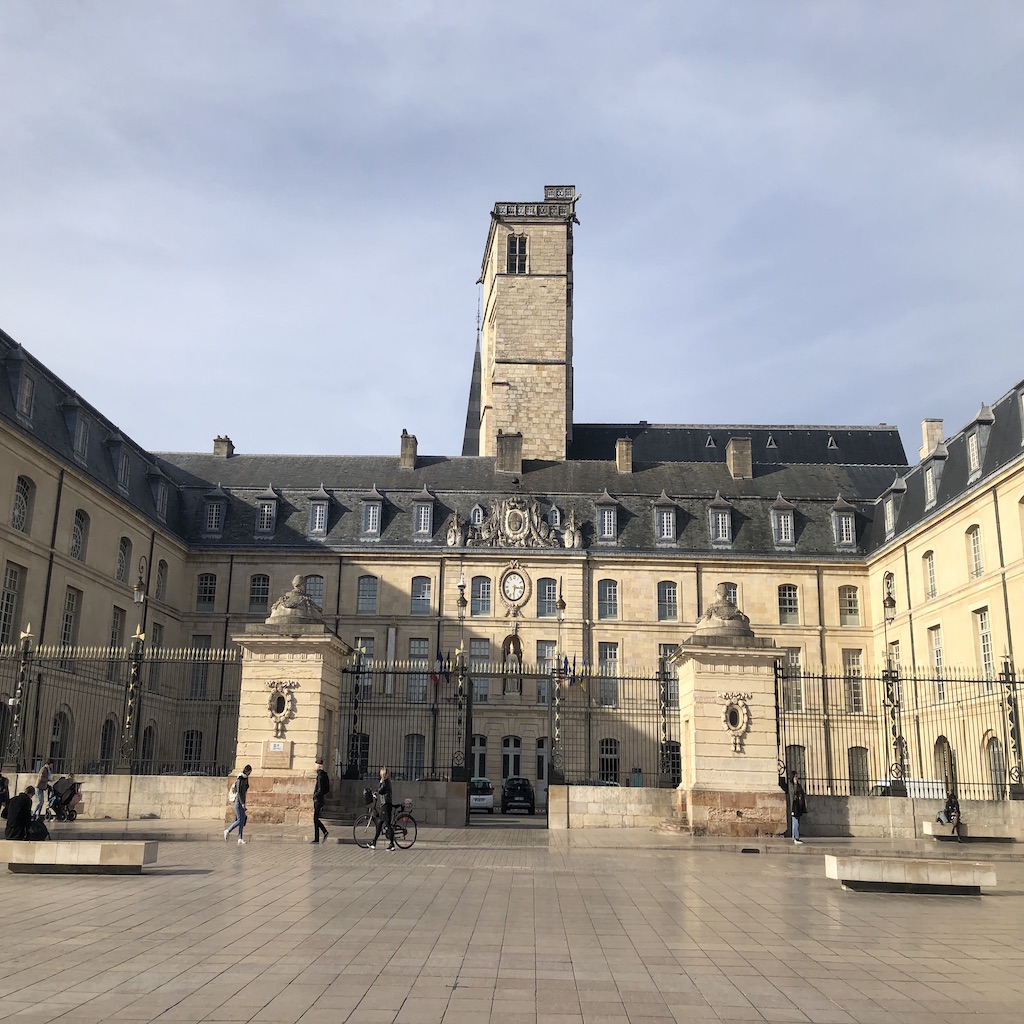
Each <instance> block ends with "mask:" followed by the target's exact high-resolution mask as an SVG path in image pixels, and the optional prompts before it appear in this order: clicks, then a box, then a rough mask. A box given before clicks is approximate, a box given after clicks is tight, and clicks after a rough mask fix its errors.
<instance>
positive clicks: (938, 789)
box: [868, 779, 946, 800]
mask: <svg viewBox="0 0 1024 1024" xmlns="http://www.w3.org/2000/svg"><path fill="white" fill-rule="evenodd" d="M902 781H903V784H904V785H905V786H906V788H907V796H909V797H913V798H914V799H915V800H945V799H946V784H945V783H944V782H943V781H942V780H941V779H903V780H902ZM898 783H899V780H898V779H880V780H879V781H878V782H876V783H875V784H874V785H873V786H872V787H871V789H869V790H868V796H892V788H893V786H895V785H897V784H898Z"/></svg>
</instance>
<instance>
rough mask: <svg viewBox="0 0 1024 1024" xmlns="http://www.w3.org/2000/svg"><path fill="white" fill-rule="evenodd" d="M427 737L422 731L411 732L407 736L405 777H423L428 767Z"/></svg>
mask: <svg viewBox="0 0 1024 1024" xmlns="http://www.w3.org/2000/svg"><path fill="white" fill-rule="evenodd" d="M426 749H427V743H426V739H425V738H424V737H423V735H422V734H421V733H418V732H414V733H409V734H408V735H407V736H406V737H405V777H406V778H407V779H421V778H423V775H424V773H425V769H426V760H425V759H426V753H425V752H426Z"/></svg>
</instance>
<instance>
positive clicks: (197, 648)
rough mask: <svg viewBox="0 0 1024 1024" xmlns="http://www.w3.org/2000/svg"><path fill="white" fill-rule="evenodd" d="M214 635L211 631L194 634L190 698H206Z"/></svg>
mask: <svg viewBox="0 0 1024 1024" xmlns="http://www.w3.org/2000/svg"><path fill="white" fill-rule="evenodd" d="M212 647H213V637H212V636H211V635H210V634H209V633H193V634H192V678H191V680H190V681H189V689H188V696H189V700H206V684H207V683H208V682H209V678H210V650H211V648H212Z"/></svg>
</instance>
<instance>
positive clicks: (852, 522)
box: [831, 495, 857, 549]
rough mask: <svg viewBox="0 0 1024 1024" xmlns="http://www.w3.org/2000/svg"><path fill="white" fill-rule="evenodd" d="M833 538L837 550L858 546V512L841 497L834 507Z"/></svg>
mask: <svg viewBox="0 0 1024 1024" xmlns="http://www.w3.org/2000/svg"><path fill="white" fill-rule="evenodd" d="M831 512H832V538H833V540H834V541H835V545H836V547H837V548H840V549H842V548H855V547H856V546H857V521H856V519H855V518H854V516H855V514H856V510H855V509H854V507H853V506H852V505H851V504H850V503H849V502H848V501H846V500H845V499H844V498H843V497H842V496H841V495H840V496H839V497H838V498H836V503H835V504H834V505H833V506H832V509H831Z"/></svg>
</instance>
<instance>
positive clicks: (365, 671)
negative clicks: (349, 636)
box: [355, 636, 374, 700]
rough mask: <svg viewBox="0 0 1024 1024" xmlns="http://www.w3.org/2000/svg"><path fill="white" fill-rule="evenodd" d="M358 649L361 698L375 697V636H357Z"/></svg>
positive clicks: (357, 683) (357, 680)
mask: <svg viewBox="0 0 1024 1024" xmlns="http://www.w3.org/2000/svg"><path fill="white" fill-rule="evenodd" d="M355 646H356V650H357V651H360V652H361V653H360V655H359V672H358V676H357V679H356V686H357V688H358V694H359V699H360V700H370V699H371V698H372V697H373V650H374V638H373V637H372V636H357V637H356V643H355Z"/></svg>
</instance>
